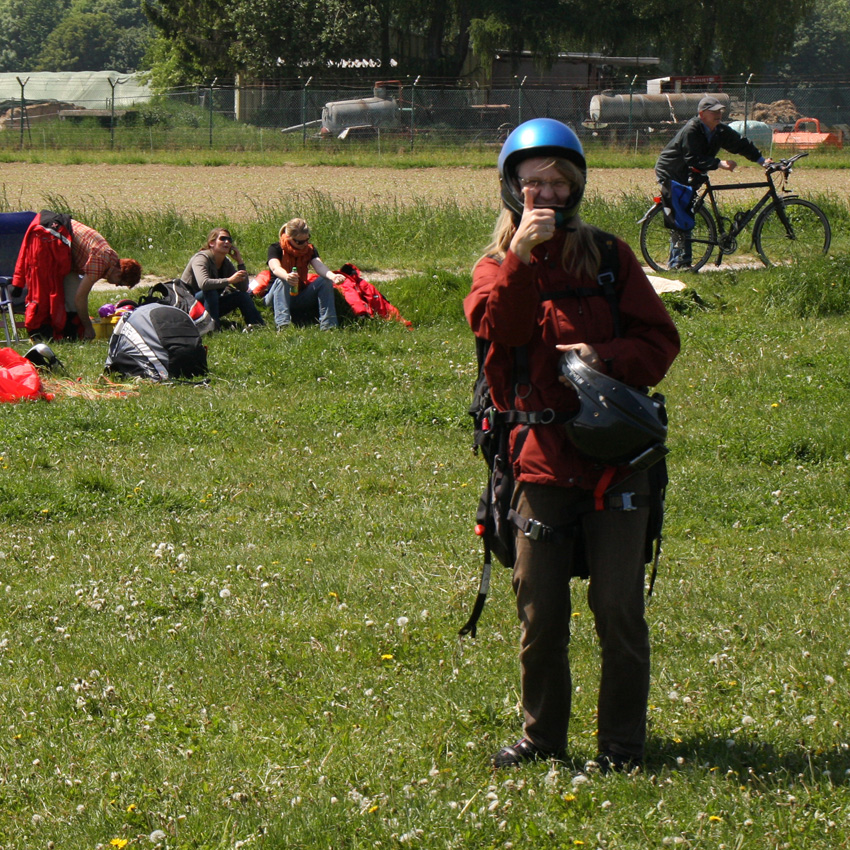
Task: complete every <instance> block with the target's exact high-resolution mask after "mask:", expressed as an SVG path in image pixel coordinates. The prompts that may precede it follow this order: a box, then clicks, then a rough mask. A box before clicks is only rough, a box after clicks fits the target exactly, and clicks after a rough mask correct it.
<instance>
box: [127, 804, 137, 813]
mask: <svg viewBox="0 0 850 850" xmlns="http://www.w3.org/2000/svg"><path fill="white" fill-rule="evenodd" d="M138 808H139V807H138V806H137V805H136V804H135V803H130V805H129V806H127V811H128V812H135V811H137V810H138Z"/></svg>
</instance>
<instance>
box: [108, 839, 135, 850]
mask: <svg viewBox="0 0 850 850" xmlns="http://www.w3.org/2000/svg"><path fill="white" fill-rule="evenodd" d="M109 843H110V845H111V846H112V847H117V848H118V850H121V848H122V847H126V846H127V845H128V844H129V843H130V842H129V841H128V840H127V839H126V838H113V839H112V841H110V842H109Z"/></svg>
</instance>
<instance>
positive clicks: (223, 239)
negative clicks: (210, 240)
mask: <svg viewBox="0 0 850 850" xmlns="http://www.w3.org/2000/svg"><path fill="white" fill-rule="evenodd" d="M218 241H219V242H232V241H233V237H232V236H219V237H218Z"/></svg>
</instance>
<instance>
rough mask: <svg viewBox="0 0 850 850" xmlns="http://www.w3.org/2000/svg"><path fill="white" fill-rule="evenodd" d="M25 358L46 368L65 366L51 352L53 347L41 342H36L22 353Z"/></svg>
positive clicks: (35, 364) (61, 367)
mask: <svg viewBox="0 0 850 850" xmlns="http://www.w3.org/2000/svg"><path fill="white" fill-rule="evenodd" d="M24 357H26V359H27V360H29V361H30V363H32V364H33V365H34V366H43V367H45V368H47V369H53V368H55V367H56V366H58V367H59V368H60V369H64V368H65V367H64V366H63V365H62V361H61V360H60V359H59V358H58V357H57V356H56V355H55V354H54V353H53V349H52V348H50V346H49V345H45V344H44V343H43V342H37V343H36V344H35V345H34V346H33V347H32V348H31V349H30V350H29V351H27V352H26V354H24Z"/></svg>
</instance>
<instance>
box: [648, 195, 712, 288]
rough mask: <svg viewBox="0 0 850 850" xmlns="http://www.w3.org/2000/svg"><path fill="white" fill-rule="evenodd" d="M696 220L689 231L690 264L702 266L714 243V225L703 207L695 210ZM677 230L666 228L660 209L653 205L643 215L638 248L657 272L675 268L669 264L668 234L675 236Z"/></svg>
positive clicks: (677, 232)
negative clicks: (646, 213) (645, 214)
mask: <svg viewBox="0 0 850 850" xmlns="http://www.w3.org/2000/svg"><path fill="white" fill-rule="evenodd" d="M694 218H695V219H696V223H695V224H694V229H693V230H692V231H691V233H690V237H691V253H692V256H691V268H692V269H694V270H696V269H699V268H702V267H703V266H704V265H705V264H706V263H707V262H708V259H709V257H710V256H711V252H712V251H713V250H714V248H715V246H716V245H717V229H716V228H715V226H714V219H713V218H712V217H711V216H710V215H709V213H708V211H707V210H706V209H705V207H700V209H698V210H697V211H696V213H695V216H694ZM680 233H681V231H678V230H669V229H668V228H667V227H666V226H665V224H664V211H663V210H662V208H661V205H660V204H659V205H657V206H656V207H655V209H653V210H652V211H651V212H650V213H649V215H648V216H647V217H646V218H645V219H644V221H643V224H642V225H641V228H640V250H641V253H642V254H643V258H644V260H646V262H647V264H648V265H649V266H651V267H652V268H653V269H655V271H657V272H666V271H676V269H671V268H670V247H671V242H670V240H671V238H672V239H675V238H676V237H677V235H678V234H680Z"/></svg>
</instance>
